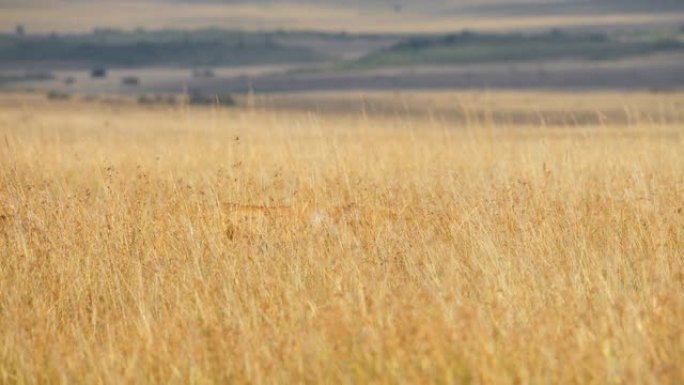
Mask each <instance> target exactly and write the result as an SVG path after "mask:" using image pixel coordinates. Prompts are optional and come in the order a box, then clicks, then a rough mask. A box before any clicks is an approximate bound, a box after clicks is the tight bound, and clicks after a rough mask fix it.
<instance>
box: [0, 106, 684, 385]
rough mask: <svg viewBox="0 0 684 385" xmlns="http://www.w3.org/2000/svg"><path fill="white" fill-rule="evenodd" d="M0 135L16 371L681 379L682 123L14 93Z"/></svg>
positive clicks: (0, 220) (97, 377) (5, 273)
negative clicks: (498, 120) (235, 106)
mask: <svg viewBox="0 0 684 385" xmlns="http://www.w3.org/2000/svg"><path fill="white" fill-rule="evenodd" d="M556 97H558V98H560V97H562V96H556ZM649 122H657V120H651V121H649ZM0 148H1V149H0V383H3V384H42V383H56V384H57V383H64V384H67V383H69V384H79V383H83V384H127V383H130V384H143V383H171V384H188V383H194V384H212V383H255V384H260V383H263V384H269V383H346V384H356V383H406V384H415V383H456V384H457V383H464V384H467V383H472V384H494V383H496V384H527V383H529V384H541V383H545V384H547V383H552V384H560V383H576V384H636V383H641V384H649V383H650V384H655V383H662V384H678V383H682V381H684V365H683V363H684V328H683V325H684V125H683V124H682V122H670V123H668V124H664V123H648V124H647V123H639V124H634V125H631V126H616V127H609V126H582V127H580V126H578V127H572V128H570V127H546V128H539V127H525V126H519V127H512V126H508V127H505V126H502V127H493V126H486V125H482V126H475V127H469V128H463V127H460V126H452V125H450V124H448V123H445V122H441V123H440V122H439V121H433V122H428V121H425V122H420V121H417V122H416V121H411V120H399V119H397V120H392V119H373V118H372V117H363V118H349V117H346V118H345V117H336V118H334V119H333V118H326V117H325V116H316V115H306V114H287V113H279V114H272V113H265V112H255V113H243V112H239V111H218V110H210V109H209V110H186V109H177V110H161V109H160V110H143V109H139V108H137V107H130V106H128V107H126V106H114V107H112V106H94V105H79V104H77V103H71V104H62V105H50V104H40V103H34V102H31V103H27V102H22V101H21V100H20V101H11V102H10V101H8V100H6V99H3V102H2V103H0Z"/></svg>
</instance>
